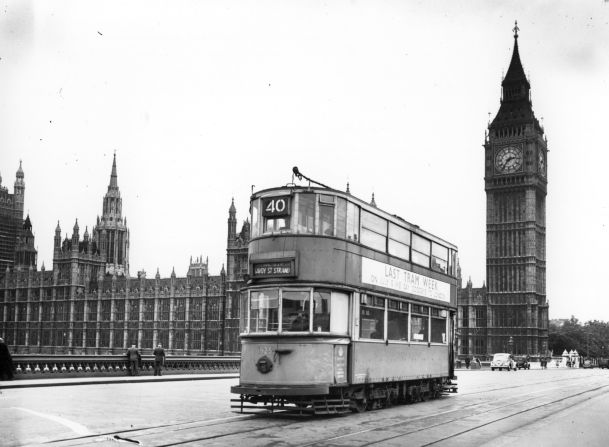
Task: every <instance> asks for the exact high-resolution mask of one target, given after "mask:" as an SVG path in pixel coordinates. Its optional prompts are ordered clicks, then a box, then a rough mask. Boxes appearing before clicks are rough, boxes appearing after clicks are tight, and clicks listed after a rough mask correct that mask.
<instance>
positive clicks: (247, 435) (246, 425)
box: [47, 377, 609, 447]
mask: <svg viewBox="0 0 609 447" xmlns="http://www.w3.org/2000/svg"><path fill="white" fill-rule="evenodd" d="M582 380H583V379H582ZM565 381H568V382H570V384H571V385H573V384H574V382H575V383H577V382H578V379H577V378H573V377H570V378H559V379H555V380H550V381H547V380H546V381H535V382H527V383H522V384H516V385H514V386H510V387H499V388H497V387H493V388H491V389H488V388H487V389H486V390H476V391H471V392H468V393H460V397H468V396H469V397H470V400H469V401H467V402H466V401H463V402H461V403H462V405H460V406H459V407H458V408H455V407H454V405H451V404H450V401H452V400H453V398H452V397H451V398H444V399H439V400H434V401H430V403H431V402H437V403H439V404H440V403H442V402H443V401H444V402H446V404H447V405H448V406H449V407H451V408H446V407H447V405H444V406H443V407H444V408H441V407H442V405H440V406H439V407H440V408H438V406H437V407H436V408H435V410H436V412H434V413H432V414H426V415H423V416H418V417H411V418H406V419H401V420H400V421H399V422H394V423H391V424H382V425H378V424H376V421H373V420H372V421H369V423H375V426H374V427H371V428H368V429H366V430H357V431H351V432H349V433H345V434H342V435H340V436H331V437H327V438H322V439H317V440H312V439H311V437H310V436H309V440H310V441H311V442H307V443H293V442H291V441H292V439H289V440H285V439H284V441H283V442H279V443H280V444H282V445H298V446H299V447H306V446H323V445H329V444H332V445H358V446H367V445H379V444H383V443H385V442H392V441H397V440H400V439H401V438H404V439H407V437H408V436H413V435H416V434H423V436H425V435H424V434H425V433H434V430H438V429H439V428H441V427H446V426H452V425H453V424H454V423H455V422H457V423H458V422H463V421H466V420H467V419H468V418H472V417H474V418H475V417H479V416H480V415H484V414H490V413H492V412H497V411H505V410H506V409H509V408H510V407H514V406H517V405H523V404H526V403H527V402H530V401H532V400H537V399H538V397H537V396H536V395H537V394H541V393H549V392H554V391H555V390H560V389H562V390H565V387H564V386H561V383H564V382H565ZM540 385H544V386H542V387H541V388H539V386H540ZM597 385H598V384H597ZM530 387H533V388H534V390H533V391H530V392H529V391H527V390H526V389H527V388H530ZM608 387H609V385H601V386H595V387H593V388H589V387H586V389H584V390H580V391H579V392H578V393H570V394H568V395H566V396H563V397H561V398H560V399H554V400H552V401H549V402H545V403H542V404H540V405H535V406H533V407H530V408H525V409H523V410H520V411H512V412H510V413H509V414H507V415H504V416H502V417H497V418H494V419H493V420H490V421H487V422H485V423H484V424H479V425H475V426H472V427H468V428H467V429H465V430H461V431H459V432H457V433H452V434H450V435H447V436H444V437H440V438H438V439H436V440H434V441H433V442H431V443H428V445H434V444H437V443H442V442H449V441H450V440H451V439H453V438H458V437H459V436H463V435H467V434H468V433H471V432H473V431H476V430H479V429H481V428H484V427H486V426H488V425H492V424H496V423H498V422H501V421H505V420H508V419H510V418H514V417H518V415H522V414H526V413H527V412H531V411H534V410H535V409H538V408H542V407H547V406H548V405H552V404H556V403H558V402H563V401H566V400H568V399H573V398H576V397H577V396H581V395H585V394H586V393H591V392H595V391H596V392H598V391H599V390H605V389H607V388H608ZM517 389H522V390H523V391H522V392H520V393H512V394H511V395H510V396H507V397H499V398H495V399H492V401H489V399H485V400H484V401H483V402H480V401H478V399H477V397H476V395H479V394H483V393H485V394H487V395H488V394H489V393H494V392H498V391H501V390H504V391H505V390H517ZM607 392H609V390H607V391H605V393H607ZM523 393H526V394H527V398H526V399H522V398H520V399H518V400H516V401H514V395H515V394H516V395H518V394H523ZM473 399H476V401H472V400H473ZM499 402H504V403H502V404H501V405H498V403H499ZM453 403H454V402H453ZM415 406H416V404H415V405H413V407H415ZM394 408H399V407H398V406H396V407H394ZM429 408H430V407H427V409H429ZM389 411H391V408H388V409H381V410H378V411H374V412H373V413H374V414H379V415H382V414H383V412H389ZM464 412H465V413H467V414H465V415H464V414H463V413H464ZM370 414H372V413H363V414H361V415H357V416H356V415H353V416H346V417H347V418H351V417H353V418H358V417H359V418H361V417H362V416H363V417H364V418H365V416H366V415H370ZM390 417H391V418H395V417H396V416H395V414H394V415H390ZM288 418H289V419H288ZM294 418H298V419H297V420H294ZM438 418H439V419H440V420H438ZM260 419H265V421H266V423H265V424H264V425H263V426H259V425H256V422H255V421H257V420H260ZM332 419H334V420H337V421H338V420H340V421H345V419H344V417H314V416H313V417H310V416H309V417H306V418H304V419H303V418H302V417H298V416H297V415H294V414H291V413H290V412H282V411H277V412H274V413H260V414H247V415H236V416H233V417H227V418H219V419H211V420H209V419H208V420H191V421H185V422H176V423H171V424H161V425H154V426H149V427H139V428H131V429H126V430H114V431H112V432H108V433H98V434H95V435H88V436H81V437H75V438H69V439H61V440H54V441H49V442H48V443H47V444H52V445H61V446H67V445H70V446H76V445H89V444H90V443H91V442H92V441H99V440H100V439H102V438H104V437H106V438H109V437H111V436H114V435H119V436H121V437H129V438H130V439H134V440H137V441H140V442H141V444H142V445H147V446H151V445H154V446H167V447H169V446H178V445H197V444H200V443H203V442H205V443H214V441H216V442H215V444H218V445H234V444H235V443H242V442H243V441H244V440H247V439H251V440H252V442H253V444H252V445H260V444H256V442H257V441H258V442H259V441H260V440H262V439H266V438H265V435H266V434H268V436H269V438H277V437H278V438H279V439H281V434H280V435H279V436H278V435H277V433H282V432H283V433H285V432H286V430H291V432H293V433H297V432H298V431H306V430H310V428H311V425H310V422H312V421H320V420H325V421H326V422H327V423H328V424H331V425H335V426H336V427H335V431H334V433H336V432H337V431H341V430H345V427H343V425H344V424H343V423H339V422H336V423H334V422H333V421H332ZM364 423H366V422H364ZM415 424H416V426H419V427H416V428H415V427H413V425H415ZM421 424H423V426H421ZM399 427H404V428H407V427H409V428H410V429H409V430H408V431H406V432H404V433H399V434H395V430H396V429H398V430H399ZM347 429H348V428H347ZM391 430H393V434H394V435H393V436H383V437H382V438H375V439H374V440H369V442H362V440H361V439H358V437H361V436H362V435H366V434H368V433H375V435H376V433H377V432H383V431H391ZM202 431H203V432H204V433H202ZM189 432H191V433H189ZM294 436H296V434H295V435H294ZM109 441H110V439H109ZM98 445H100V444H98ZM102 445H103V444H102ZM421 445H422V444H421Z"/></svg>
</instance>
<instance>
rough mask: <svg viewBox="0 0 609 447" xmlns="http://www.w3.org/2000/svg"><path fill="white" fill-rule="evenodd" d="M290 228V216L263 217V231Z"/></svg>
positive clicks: (269, 231) (268, 231)
mask: <svg viewBox="0 0 609 447" xmlns="http://www.w3.org/2000/svg"><path fill="white" fill-rule="evenodd" d="M289 229H290V218H289V217H265V218H264V232H265V233H272V232H273V231H281V230H289Z"/></svg>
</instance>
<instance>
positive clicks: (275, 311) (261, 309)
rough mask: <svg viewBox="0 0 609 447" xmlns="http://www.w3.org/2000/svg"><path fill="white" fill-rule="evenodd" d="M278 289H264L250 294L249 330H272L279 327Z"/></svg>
mask: <svg viewBox="0 0 609 447" xmlns="http://www.w3.org/2000/svg"><path fill="white" fill-rule="evenodd" d="M278 317H279V290H278V289H266V290H259V291H255V292H251V294H250V332H270V331H271V332H272V331H277V329H278V327H279V318H278Z"/></svg>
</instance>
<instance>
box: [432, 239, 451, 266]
mask: <svg viewBox="0 0 609 447" xmlns="http://www.w3.org/2000/svg"><path fill="white" fill-rule="evenodd" d="M431 268H432V269H433V270H436V271H438V272H442V273H447V272H448V248H446V247H443V246H442V245H440V244H436V243H435V242H432V243H431Z"/></svg>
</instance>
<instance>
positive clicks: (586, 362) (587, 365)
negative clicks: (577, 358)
mask: <svg viewBox="0 0 609 447" xmlns="http://www.w3.org/2000/svg"><path fill="white" fill-rule="evenodd" d="M582 368H594V364H593V363H592V361H591V360H588V359H586V360H584V363H583V364H582Z"/></svg>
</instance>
